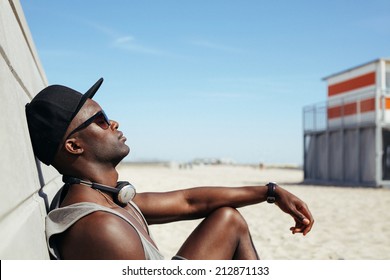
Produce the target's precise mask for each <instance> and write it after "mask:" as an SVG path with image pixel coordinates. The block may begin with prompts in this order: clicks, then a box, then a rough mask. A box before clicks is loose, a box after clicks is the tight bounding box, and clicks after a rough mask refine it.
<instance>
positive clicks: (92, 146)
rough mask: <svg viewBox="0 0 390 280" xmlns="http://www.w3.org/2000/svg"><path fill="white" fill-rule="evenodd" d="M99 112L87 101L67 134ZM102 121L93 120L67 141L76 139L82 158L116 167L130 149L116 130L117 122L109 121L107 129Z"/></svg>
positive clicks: (95, 106) (95, 104)
mask: <svg viewBox="0 0 390 280" xmlns="http://www.w3.org/2000/svg"><path fill="white" fill-rule="evenodd" d="M100 111H102V108H101V107H100V106H99V104H98V103H96V102H95V101H93V100H91V99H88V100H87V102H85V104H84V106H83V107H82V108H81V110H80V111H79V112H78V114H77V115H76V116H75V118H74V119H73V121H72V122H71V124H70V126H69V127H68V130H67V133H70V132H71V131H73V130H74V129H76V128H78V127H79V126H80V125H82V124H83V123H84V122H85V121H87V120H88V119H90V118H91V117H92V116H94V115H96V113H98V112H100ZM102 121H103V122H104V120H101V118H100V119H96V120H93V121H92V122H91V123H90V124H89V125H88V126H86V127H84V128H82V129H81V130H79V131H77V132H75V133H73V134H72V135H70V136H69V137H68V139H71V138H76V140H77V141H79V144H80V146H82V148H83V150H84V152H83V156H84V157H86V158H87V159H88V160H91V161H96V162H98V163H109V164H114V165H117V164H118V163H119V162H120V161H121V160H122V159H123V158H124V157H125V156H127V155H128V154H129V152H130V148H129V147H128V146H127V145H126V144H125V141H126V138H125V137H124V136H123V133H122V132H121V131H119V130H118V128H119V124H118V123H117V122H115V121H110V124H109V126H108V127H107V124H105V123H101V122H102ZM67 135H68V134H67Z"/></svg>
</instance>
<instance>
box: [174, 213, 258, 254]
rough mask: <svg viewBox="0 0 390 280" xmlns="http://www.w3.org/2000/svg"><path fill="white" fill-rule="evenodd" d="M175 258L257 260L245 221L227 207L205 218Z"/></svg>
mask: <svg viewBox="0 0 390 280" xmlns="http://www.w3.org/2000/svg"><path fill="white" fill-rule="evenodd" d="M177 255H178V256H181V257H184V258H186V259H190V260H196V259H198V260H199V259H201V260H206V259H215V260H223V259H237V260H256V259H259V257H258V255H257V252H256V249H255V247H254V245H253V242H252V238H251V236H250V233H249V229H248V225H247V223H246V221H245V220H244V218H243V217H242V216H241V214H240V213H239V212H238V211H237V210H236V209H234V208H230V207H222V208H219V209H217V210H215V211H214V212H213V213H211V214H210V215H209V216H208V217H207V218H205V219H204V220H203V221H202V222H201V223H200V224H199V226H198V227H197V228H196V229H195V230H194V231H193V232H192V233H191V235H190V236H189V237H188V238H187V240H186V241H185V242H184V244H183V246H182V247H181V248H180V250H179V251H178V253H177Z"/></svg>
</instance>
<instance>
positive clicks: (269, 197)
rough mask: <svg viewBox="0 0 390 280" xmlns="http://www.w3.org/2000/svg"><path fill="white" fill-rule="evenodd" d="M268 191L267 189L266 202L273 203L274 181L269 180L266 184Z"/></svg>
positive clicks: (274, 194)
mask: <svg viewBox="0 0 390 280" xmlns="http://www.w3.org/2000/svg"><path fill="white" fill-rule="evenodd" d="M266 186H267V187H268V191H267V202H268V203H275V201H276V186H277V185H276V183H274V182H269V183H268V184H267V185H266Z"/></svg>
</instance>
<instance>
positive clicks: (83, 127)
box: [26, 79, 314, 260]
mask: <svg viewBox="0 0 390 280" xmlns="http://www.w3.org/2000/svg"><path fill="white" fill-rule="evenodd" d="M102 82H103V79H100V80H98V81H97V82H96V83H95V84H94V85H93V86H92V87H91V88H90V89H89V90H88V91H87V92H86V93H85V94H84V95H83V94H81V93H79V92H77V91H75V90H73V89H71V88H68V87H65V86H61V85H52V86H49V87H47V88H45V89H43V90H42V91H41V92H39V93H38V94H37V95H36V96H35V97H34V98H33V100H32V101H31V102H30V103H29V104H27V105H26V116H27V122H28V127H29V131H30V137H31V142H32V146H33V149H34V153H35V155H36V156H37V157H38V159H39V160H41V161H42V162H43V163H45V164H46V165H52V166H54V167H55V168H56V169H57V170H58V171H59V172H60V173H61V174H63V180H64V182H65V185H64V186H63V188H62V189H61V191H60V192H59V193H58V194H57V195H56V197H55V199H54V201H53V203H52V204H53V205H52V206H53V207H54V208H55V209H54V210H52V211H50V213H49V214H48V216H47V218H46V235H47V240H48V246H49V250H50V253H51V254H52V255H53V258H57V259H134V260H138V259H163V258H164V257H163V256H162V254H161V253H160V252H159V250H158V247H157V245H156V242H155V241H154V240H153V239H152V237H151V236H150V232H149V228H148V226H149V225H150V224H162V223H170V222H175V221H181V220H191V219H203V221H202V222H201V223H200V224H199V226H198V227H197V228H196V229H195V230H194V231H193V232H192V233H191V235H190V236H189V237H188V239H187V240H186V241H185V242H184V244H183V245H182V246H181V248H180V249H179V251H178V252H177V255H176V256H174V257H173V259H242V260H244V259H248V260H249V259H258V258H259V256H258V254H257V252H256V249H255V247H254V245H253V242H252V238H251V235H250V232H249V229H248V225H247V223H246V221H245V219H244V218H243V217H242V216H241V214H240V213H239V212H238V211H237V210H236V208H239V207H243V206H247V205H251V204H257V203H260V202H264V201H268V202H270V203H274V202H275V204H276V205H277V206H279V208H280V209H281V210H282V211H284V212H286V213H288V214H290V215H291V216H292V218H293V219H294V221H295V225H294V226H293V227H291V228H290V230H291V232H292V233H294V234H295V233H302V234H303V235H306V234H307V233H308V232H309V231H310V230H311V228H312V226H313V223H314V220H313V217H312V215H311V213H310V211H309V209H308V207H307V206H306V204H305V203H304V202H303V201H301V200H300V199H299V198H297V197H296V196H295V195H293V194H291V193H289V192H288V191H286V190H285V189H283V188H282V187H280V186H278V185H276V184H274V183H269V184H267V186H252V187H234V188H233V187H197V188H191V189H184V190H178V191H172V192H149V193H137V194H136V195H135V190H134V188H133V187H132V186H131V185H130V184H129V183H127V182H117V181H118V172H117V170H116V166H117V165H118V164H119V163H120V161H121V160H122V159H123V158H124V157H125V156H126V155H127V154H128V153H129V152H130V149H129V147H128V146H127V145H126V144H125V142H126V137H125V136H124V135H123V133H122V132H121V131H119V130H118V128H119V124H118V122H116V121H114V120H109V119H108V118H107V116H106V115H105V113H104V111H103V110H102V108H101V107H100V106H99V104H98V103H96V102H95V101H93V100H92V97H93V96H94V94H95V93H96V91H97V90H98V88H99V87H100V85H101V83H102ZM119 190H120V192H119ZM134 195H135V196H134ZM172 234H175V233H174V232H173V233H172Z"/></svg>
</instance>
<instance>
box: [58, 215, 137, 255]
mask: <svg viewBox="0 0 390 280" xmlns="http://www.w3.org/2000/svg"><path fill="white" fill-rule="evenodd" d="M124 236H126V238H123V237H124ZM63 240H64V241H65V243H64V245H65V246H64V247H63V248H64V249H65V248H66V247H69V248H77V249H78V250H79V251H83V252H84V253H85V254H86V255H87V256H88V255H90V254H92V255H93V256H98V255H99V252H100V251H105V257H104V258H110V257H109V255H111V257H113V258H120V256H123V257H125V255H127V254H128V253H131V254H136V255H138V254H141V257H140V256H138V257H137V258H142V256H143V254H144V253H143V247H142V243H141V240H140V237H139V235H138V233H137V231H136V230H135V229H134V228H133V227H132V226H131V225H130V224H128V223H127V222H126V221H124V220H123V219H122V218H120V217H118V216H116V215H114V214H112V213H110V212H105V211H95V212H92V213H91V214H89V215H87V216H85V217H83V218H81V219H80V220H78V221H77V222H76V223H75V224H74V225H73V226H72V227H71V228H69V230H67V231H66V232H65V233H64V239H63ZM123 246H124V247H127V248H128V249H131V250H130V251H128V250H124V247H123ZM95 250H98V251H97V252H95ZM65 251H67V250H66V249H65ZM65 253H69V252H65ZM126 258H129V256H128V255H127V256H126Z"/></svg>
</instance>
